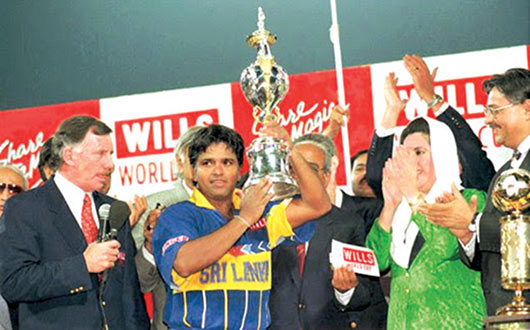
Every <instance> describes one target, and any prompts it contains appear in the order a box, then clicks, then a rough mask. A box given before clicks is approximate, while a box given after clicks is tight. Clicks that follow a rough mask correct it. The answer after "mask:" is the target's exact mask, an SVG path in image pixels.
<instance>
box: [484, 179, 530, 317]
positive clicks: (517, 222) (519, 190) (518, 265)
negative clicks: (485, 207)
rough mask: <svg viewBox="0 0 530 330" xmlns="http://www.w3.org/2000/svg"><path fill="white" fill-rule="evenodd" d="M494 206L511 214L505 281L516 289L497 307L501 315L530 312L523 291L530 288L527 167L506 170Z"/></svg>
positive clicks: (505, 229) (505, 221)
mask: <svg viewBox="0 0 530 330" xmlns="http://www.w3.org/2000/svg"><path fill="white" fill-rule="evenodd" d="M491 200H492V202H493V205H494V206H495V207H496V208H497V209H499V210H500V211H503V212H510V214H509V215H506V216H503V217H501V219H500V224H501V260H502V264H501V284H502V287H503V288H504V289H506V290H514V291H515V296H514V298H513V301H512V302H511V303H510V304H508V305H505V306H502V307H500V308H499V309H497V315H530V304H528V302H526V301H525V298H524V296H523V291H524V290H528V289H530V216H528V215H524V214H522V213H523V211H524V210H526V209H527V208H528V207H530V173H529V172H528V171H526V170H523V169H510V170H507V171H505V172H503V173H502V174H501V175H500V176H499V178H498V179H497V181H495V184H494V185H493V191H492V193H491Z"/></svg>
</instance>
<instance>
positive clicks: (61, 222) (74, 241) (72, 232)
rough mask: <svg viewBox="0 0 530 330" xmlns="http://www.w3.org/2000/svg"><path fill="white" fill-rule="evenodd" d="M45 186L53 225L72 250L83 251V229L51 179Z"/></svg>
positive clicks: (84, 244) (84, 242)
mask: <svg viewBox="0 0 530 330" xmlns="http://www.w3.org/2000/svg"><path fill="white" fill-rule="evenodd" d="M45 187H46V190H47V191H45V192H44V193H45V198H46V200H47V203H46V204H47V205H48V211H49V212H50V215H51V216H52V217H53V220H52V223H53V225H54V226H55V227H56V229H57V231H58V232H59V233H61V235H62V236H63V238H64V240H65V242H67V243H68V245H70V247H71V248H72V249H73V250H74V251H77V252H83V251H84V250H85V248H86V246H87V244H86V240H85V237H84V236H83V231H82V230H81V227H79V224H78V223H77V221H76V220H75V217H74V215H73V214H72V212H71V211H70V208H69V207H68V204H66V201H65V199H64V197H63V195H62V194H61V192H60V191H59V188H57V185H56V184H55V182H54V181H53V180H50V182H49V183H48V184H46V185H45Z"/></svg>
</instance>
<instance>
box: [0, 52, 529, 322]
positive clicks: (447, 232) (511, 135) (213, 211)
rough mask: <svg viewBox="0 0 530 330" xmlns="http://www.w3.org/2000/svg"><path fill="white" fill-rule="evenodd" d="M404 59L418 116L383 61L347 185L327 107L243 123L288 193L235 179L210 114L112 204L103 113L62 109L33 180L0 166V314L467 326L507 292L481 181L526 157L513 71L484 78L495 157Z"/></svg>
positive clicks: (25, 318) (239, 150)
mask: <svg viewBox="0 0 530 330" xmlns="http://www.w3.org/2000/svg"><path fill="white" fill-rule="evenodd" d="M403 62H404V65H405V68H406V69H407V71H408V73H409V74H410V76H411V78H412V81H413V83H414V88H415V90H416V92H417V93H418V95H419V96H420V97H421V99H422V100H423V101H424V102H425V103H427V105H428V107H429V108H431V109H432V110H433V113H434V117H433V118H430V117H419V118H416V119H413V120H411V121H410V123H409V124H408V125H407V126H406V127H405V128H403V127H398V126H397V122H398V117H399V116H400V114H402V112H403V110H404V108H405V106H406V100H402V99H401V98H400V96H399V93H398V91H397V77H396V76H395V75H394V73H389V74H388V76H387V78H386V81H385V87H384V88H385V101H386V110H385V113H384V116H383V119H382V121H381V123H377V125H376V126H377V127H376V129H375V132H373V134H374V135H373V138H372V142H371V144H370V146H369V148H368V149H366V150H362V151H360V152H359V153H358V154H356V155H355V156H354V157H352V160H351V165H352V166H351V167H352V178H353V182H352V184H353V196H352V195H348V194H347V193H345V192H343V191H342V190H341V189H340V188H339V187H338V185H337V182H336V178H335V176H336V172H337V168H338V164H339V161H338V158H337V151H336V148H335V145H334V143H333V139H334V137H335V134H336V133H337V132H338V131H339V130H338V128H339V127H340V126H341V125H344V124H345V123H346V122H347V120H348V110H347V109H342V108H340V107H336V108H335V109H334V110H333V113H332V117H331V120H330V124H329V127H328V128H327V129H326V130H325V131H324V132H323V133H312V134H306V135H303V136H301V137H298V138H296V139H294V140H291V138H290V137H289V135H288V134H287V132H286V131H285V129H284V128H282V127H281V126H280V125H279V124H278V123H274V122H268V123H265V124H264V125H263V127H262V128H261V129H260V132H259V134H260V135H261V136H271V137H276V138H280V139H282V140H284V142H285V143H286V144H287V145H288V148H289V150H290V152H289V154H288V163H289V168H290V174H291V176H292V177H293V178H294V180H295V181H296V183H297V185H298V187H299V194H297V195H295V196H293V197H290V198H287V199H280V200H276V199H275V198H274V196H273V195H272V194H271V187H272V182H271V181H270V179H269V178H267V177H266V178H264V179H262V180H261V181H260V182H259V183H257V184H254V185H251V186H249V187H247V188H245V189H240V188H238V187H241V186H242V181H243V180H242V175H241V167H242V165H243V161H244V150H245V142H244V141H243V139H242V138H241V136H240V135H239V133H237V132H236V131H234V130H233V129H231V128H228V127H225V126H222V125H217V124H212V125H209V126H205V127H192V128H190V129H188V130H187V131H186V132H185V133H184V134H183V135H182V136H181V137H180V138H179V139H178V141H177V145H176V146H175V154H174V156H175V163H176V167H177V171H178V177H179V179H178V181H177V182H176V183H175V185H174V187H173V188H172V189H169V190H165V191H160V192H157V193H154V194H151V195H148V196H145V197H144V196H135V198H134V200H132V201H129V202H127V204H124V203H122V202H120V201H118V200H116V199H115V198H112V197H110V196H107V193H108V191H109V189H110V177H111V175H112V172H113V171H114V164H113V160H112V153H113V151H114V150H113V144H112V140H111V134H112V130H111V129H110V128H109V127H108V126H107V125H106V124H105V123H103V122H101V121H99V120H98V119H95V118H93V117H90V116H75V117H72V118H69V119H67V120H65V121H64V122H63V123H61V125H60V126H59V127H58V129H57V131H56V132H55V134H54V135H53V137H52V138H50V139H49V140H48V141H46V143H45V144H44V146H43V147H42V149H41V152H40V157H39V166H38V168H39V172H40V174H41V177H42V180H43V184H42V185H41V186H39V187H37V188H35V189H30V190H28V183H27V180H26V178H25V176H24V174H23V173H22V172H21V171H20V170H19V169H18V168H17V167H16V166H14V165H10V164H7V165H1V166H0V329H2V330H4V329H6V330H11V329H61V328H67V329H111V330H114V329H149V328H150V329H155V330H160V329H184V328H193V329H204V328H206V329H256V328H257V329H352V328H359V329H435V328H442V329H481V328H482V327H483V325H484V318H485V317H486V316H492V315H495V312H496V309H497V308H499V307H500V306H502V305H504V304H506V303H509V302H510V301H511V297H512V292H511V291H508V290H505V289H503V288H502V287H501V275H500V272H501V255H500V233H499V223H498V219H499V218H500V217H501V216H502V215H503V213H502V212H501V211H499V210H497V209H496V208H495V207H493V205H492V202H491V196H490V194H491V191H490V188H489V187H490V186H491V184H492V182H493V181H494V180H495V178H496V177H497V176H498V175H499V173H501V172H502V171H504V170H506V169H508V168H522V169H529V170H530V156H528V150H529V149H530V71H529V70H526V69H510V70H508V71H506V72H505V73H503V74H498V75H494V76H493V77H491V78H490V79H488V80H486V81H485V82H484V84H483V87H484V91H485V92H486V93H487V94H488V101H487V105H486V107H485V109H484V115H485V123H486V124H488V125H489V126H490V127H491V128H492V130H493V133H494V137H495V140H496V142H497V143H498V144H502V145H504V146H506V147H508V148H511V149H513V150H514V154H515V156H514V157H512V159H511V160H509V161H508V162H507V163H506V164H505V165H503V166H502V167H501V168H500V170H499V171H498V172H497V173H495V169H494V167H493V164H492V163H491V161H490V160H489V159H488V158H487V157H486V153H485V152H484V150H483V148H482V144H481V142H480V140H479V139H478V138H477V136H476V135H475V134H474V133H473V131H472V130H471V128H470V127H469V125H468V124H467V123H466V121H465V120H464V118H462V116H461V115H460V114H459V113H458V111H457V110H455V109H454V108H453V107H451V106H450V105H449V104H447V103H446V102H445V101H444V100H443V98H442V97H440V96H438V95H436V94H435V92H434V80H435V77H436V69H435V70H433V71H432V72H431V71H430V69H429V68H428V66H427V65H426V63H425V62H424V61H423V59H422V58H421V57H419V56H416V55H406V56H405V57H404V58H403ZM246 142H247V143H248V142H250V141H246ZM243 177H244V176H243ZM122 205H127V206H123V207H122ZM332 240H337V241H340V242H343V243H348V244H353V245H357V246H366V247H368V248H370V249H372V250H373V251H374V253H375V256H376V258H377V262H378V265H379V268H380V271H381V274H382V275H383V274H385V276H384V277H383V276H382V277H381V279H379V278H376V277H373V276H366V275H362V274H356V272H355V271H354V270H353V268H352V267H346V266H343V267H338V268H332V267H330V260H329V254H330V251H331V242H332ZM385 279H386V280H385ZM388 280H390V284H388ZM147 292H151V294H152V298H153V299H152V301H153V316H152V319H151V320H150V319H149V317H148V314H147V310H146V304H145V300H144V295H143V294H144V293H147ZM527 298H529V297H528V293H527Z"/></svg>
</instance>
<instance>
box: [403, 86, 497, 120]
mask: <svg viewBox="0 0 530 330" xmlns="http://www.w3.org/2000/svg"><path fill="white" fill-rule="evenodd" d="M488 78H490V76H482V77H469V78H463V79H453V80H445V81H439V82H435V83H434V85H435V86H434V92H435V93H436V94H438V95H440V96H441V97H442V98H443V99H444V101H445V102H447V103H449V104H451V105H452V106H454V107H455V110H457V111H458V112H459V113H460V114H461V115H462V116H463V117H464V118H465V119H474V118H482V117H484V113H483V104H486V100H487V98H488V96H487V95H486V93H485V92H484V91H482V82H483V81H484V80H486V79H488ZM398 90H399V95H400V96H401V98H402V99H407V100H408V103H407V107H406V108H405V111H404V112H405V114H404V115H403V113H402V114H401V115H400V117H399V119H398V125H406V124H407V123H408V122H409V120H412V119H414V118H415V117H416V114H419V115H426V114H427V109H426V105H425V104H423V103H422V102H421V98H420V97H419V95H418V93H417V92H416V90H415V89H414V86H413V85H406V86H398Z"/></svg>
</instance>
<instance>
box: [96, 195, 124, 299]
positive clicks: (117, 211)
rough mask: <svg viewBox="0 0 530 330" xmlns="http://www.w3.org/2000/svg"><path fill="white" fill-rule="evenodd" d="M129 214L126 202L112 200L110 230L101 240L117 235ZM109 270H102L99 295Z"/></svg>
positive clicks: (101, 292) (113, 237) (102, 290)
mask: <svg viewBox="0 0 530 330" xmlns="http://www.w3.org/2000/svg"><path fill="white" fill-rule="evenodd" d="M106 205H108V204H106ZM102 206H103V205H102ZM130 214H131V210H129V205H127V203H125V202H122V201H119V200H116V201H114V202H112V204H111V205H110V207H109V216H108V223H109V227H110V231H109V232H108V233H106V234H105V235H104V237H103V242H106V241H110V240H113V239H116V237H118V231H119V230H120V229H121V227H123V226H124V225H125V222H126V221H129V215H130ZM110 270H111V268H109V269H106V270H105V271H103V274H102V276H101V284H100V287H99V290H100V297H101V296H102V295H103V292H104V291H105V286H106V284H107V279H108V277H109V272H110Z"/></svg>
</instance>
